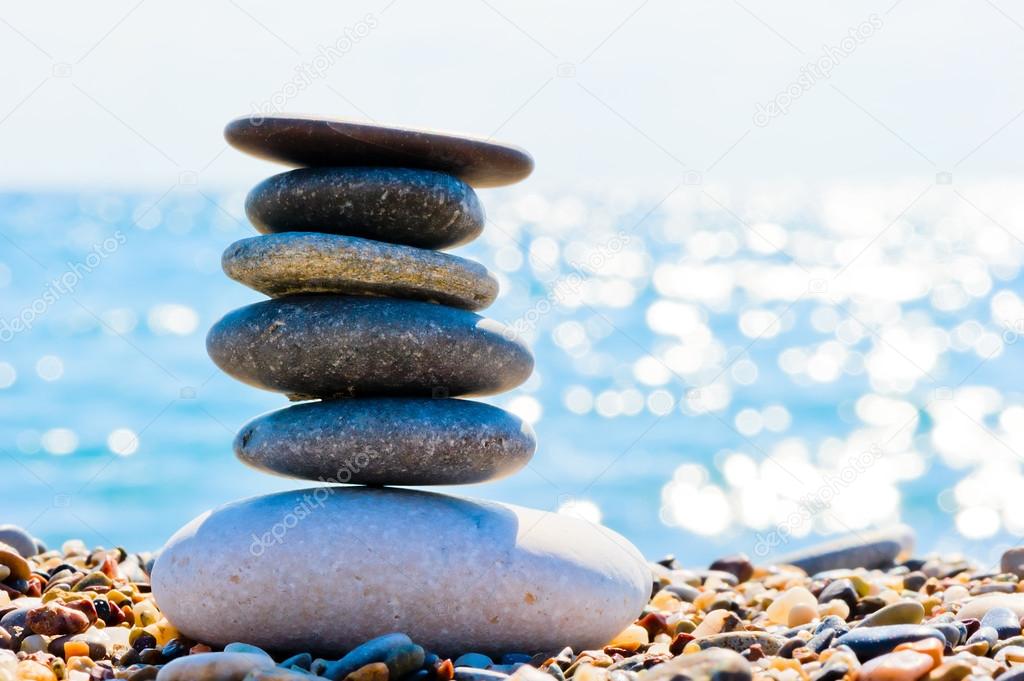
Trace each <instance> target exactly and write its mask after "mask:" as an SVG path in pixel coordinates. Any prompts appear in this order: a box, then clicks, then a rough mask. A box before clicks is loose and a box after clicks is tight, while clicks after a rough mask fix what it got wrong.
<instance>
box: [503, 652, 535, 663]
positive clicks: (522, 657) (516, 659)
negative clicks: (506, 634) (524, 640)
mask: <svg viewBox="0 0 1024 681" xmlns="http://www.w3.org/2000/svg"><path fill="white" fill-rule="evenodd" d="M532 659H533V656H532V655H527V654H526V653H505V654H504V655H502V656H501V663H502V664H527V663H529V661H530V660H532Z"/></svg>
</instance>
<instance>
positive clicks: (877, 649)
mask: <svg viewBox="0 0 1024 681" xmlns="http://www.w3.org/2000/svg"><path fill="white" fill-rule="evenodd" d="M925 638H937V639H939V640H940V641H942V642H943V643H945V642H946V637H945V636H943V635H942V632H941V631H938V630H937V629H934V628H932V627H928V626H924V625H922V624H890V625H888V626H881V627H859V628H856V629H853V630H851V631H850V633H848V634H843V635H842V636H840V637H839V638H837V639H836V640H835V642H834V645H836V646H849V648H850V650H852V651H853V652H854V654H855V655H856V656H857V659H858V660H860V661H861V662H867V661H868V660H870V659H871V658H873V657H878V656H879V655H884V654H885V653H888V652H890V651H892V649H893V648H895V647H896V646H898V645H899V644H901V643H908V642H911V641H920V640H921V639H925Z"/></svg>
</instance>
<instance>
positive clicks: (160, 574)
mask: <svg viewBox="0 0 1024 681" xmlns="http://www.w3.org/2000/svg"><path fill="white" fill-rule="evenodd" d="M651 579H652V577H651V572H650V568H649V567H648V565H647V563H646V561H645V560H644V558H643V556H641V555H640V553H639V552H638V551H637V550H636V548H634V547H633V545H632V544H630V543H629V542H628V541H627V540H626V539H624V538H623V537H621V536H620V535H618V534H616V533H615V532H612V531H611V530H609V529H607V528H604V527H601V526H597V525H593V524H591V523H588V522H585V521H583V520H580V519H577V518H571V517H568V516H565V515H559V514H555V513H548V512H544V511H536V510H532V509H526V508H521V507H517V506H509V505H504V504H499V503H495V502H489V501H477V500H469V499H462V498H458V497H452V496H446V495H441V494H434V493H430V492H421V491H415V490H400V489H389V488H367V487H317V488H310V489H305V490H296V491H293V492H284V493H281V494H275V495H270V496H265V497H257V498H254V499H248V500H244V501H240V502H236V503H233V504H229V505H227V506H224V507H221V508H220V509H217V510H214V511H210V512H207V513H204V514H203V515H201V516H199V517H198V518H196V519H195V520H193V521H192V522H191V523H189V524H188V525H186V526H185V527H183V528H182V529H181V530H179V531H178V532H177V534H175V535H174V536H173V537H172V538H171V539H170V541H169V542H168V544H167V546H166V547H165V548H164V550H163V552H162V553H161V555H160V557H159V558H158V560H157V561H156V565H155V567H154V569H153V592H154V594H155V596H156V599H157V602H158V603H159V604H160V608H161V610H162V611H163V613H164V614H165V615H166V616H167V618H168V619H170V621H171V622H172V623H173V624H174V625H175V626H176V627H178V629H180V630H181V631H182V633H184V634H186V635H188V636H190V637H192V638H195V639H197V640H200V641H203V642H206V643H212V644H220V645H223V644H226V643H229V642H231V641H245V642H246V643H251V644H254V645H258V646H260V647H262V648H265V649H268V650H313V651H319V652H323V653H325V654H326V655H333V656H339V655H340V654H341V653H343V652H345V651H347V650H350V649H352V648H354V647H355V646H357V645H359V644H360V643H363V642H364V641H366V640H367V639H370V638H373V637H375V636H380V635H382V634H385V633H388V632H393V631H400V632H404V633H406V634H408V635H409V636H410V637H412V640H413V641H415V642H416V643H419V644H420V645H422V646H424V647H425V648H427V649H428V650H430V651H433V652H436V653H438V654H442V655H449V656H451V655H457V654H459V653H463V652H466V651H477V652H484V653H488V652H494V653H504V652H509V651H516V652H539V651H547V650H554V649H560V648H562V647H564V646H566V645H569V646H572V648H573V649H574V650H588V649H594V648H599V647H601V646H602V645H604V644H605V643H607V642H608V641H609V640H610V639H611V638H612V637H614V636H615V635H616V634H617V633H618V632H620V631H621V630H622V629H624V628H625V627H626V626H627V625H629V624H630V623H631V622H632V621H633V620H634V618H636V617H637V616H638V615H639V614H640V611H641V609H642V608H643V606H644V604H645V603H646V602H647V597H648V596H649V594H650V589H651Z"/></svg>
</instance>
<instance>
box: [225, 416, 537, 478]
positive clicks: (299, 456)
mask: <svg viewBox="0 0 1024 681" xmlns="http://www.w3.org/2000/svg"><path fill="white" fill-rule="evenodd" d="M535 448H536V439H535V437H534V434H533V429H532V428H530V426H529V425H527V424H526V423H524V422H523V421H522V419H520V418H519V417H517V416H514V415H512V414H510V413H508V412H506V411H504V410H502V409H499V408H497V407H492V406H491V405H489V404H484V403H482V402H471V401H469V400H453V399H447V400H445V399H439V400H434V399H416V398H387V397H384V398H366V399H358V400H329V401H325V402H308V403H305V404H297V405H294V406H291V407H288V408H286V409H280V410H278V411H273V412H270V413H269V414H264V415H263V416H260V417H258V418H256V419H254V420H252V421H250V422H249V423H247V424H246V425H245V426H244V427H243V428H242V430H241V431H239V433H238V436H237V437H236V438H235V454H236V455H237V456H238V458H239V459H241V460H242V461H244V462H245V463H247V464H249V465H251V466H254V467H255V468H258V469H261V470H265V471H269V472H272V473H279V474H282V475H287V476H291V477H296V478H303V479H306V480H320V481H323V482H341V483H349V482H351V483H360V484H366V485H459V484H471V483H476V482H484V481H487V480H494V479H495V478H500V477H504V476H506V475H510V474H512V473H514V472H516V471H517V470H519V469H520V468H522V467H523V466H525V465H526V463H527V462H528V461H529V460H530V457H532V456H533V452H534V449H535Z"/></svg>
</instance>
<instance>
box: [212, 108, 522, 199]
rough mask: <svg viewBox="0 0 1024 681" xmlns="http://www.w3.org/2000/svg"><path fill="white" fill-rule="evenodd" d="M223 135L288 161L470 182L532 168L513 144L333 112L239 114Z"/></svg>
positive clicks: (513, 177)
mask: <svg viewBox="0 0 1024 681" xmlns="http://www.w3.org/2000/svg"><path fill="white" fill-rule="evenodd" d="M224 138H225V139H227V141H228V143H229V144H230V145H231V146H233V147H235V148H236V149H239V150H241V151H244V152H245V153H247V154H252V155H253V156H256V157H258V158H262V159H266V160H268V161H277V162H278V163H285V164H287V165H292V166H390V167H397V168H423V169H426V170H437V171H440V172H444V173H448V174H450V175H455V176H456V177H460V178H462V179H463V180H465V181H466V182H468V183H469V184H471V185H473V186H474V187H498V186H501V185H505V184H512V183H513V182H518V181H520V180H522V179H523V178H525V177H526V176H527V175H529V174H530V173H531V172H532V171H533V158H532V157H531V156H530V155H529V154H528V153H526V151H524V150H523V149H520V148H519V147H514V146H512V145H508V144H500V143H498V142H492V141H490V140H487V139H483V138H479V137H466V136H461V135H451V134H446V133H441V132H434V131H431V130H417V129H414V128H399V127H389V126H384V125H374V124H372V123H362V122H357V121H350V120H344V119H336V118H320V117H316V116H298V115H295V114H271V115H252V116H244V117H242V118H236V119H235V120H233V121H231V122H230V123H228V125H227V127H226V128H224Z"/></svg>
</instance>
